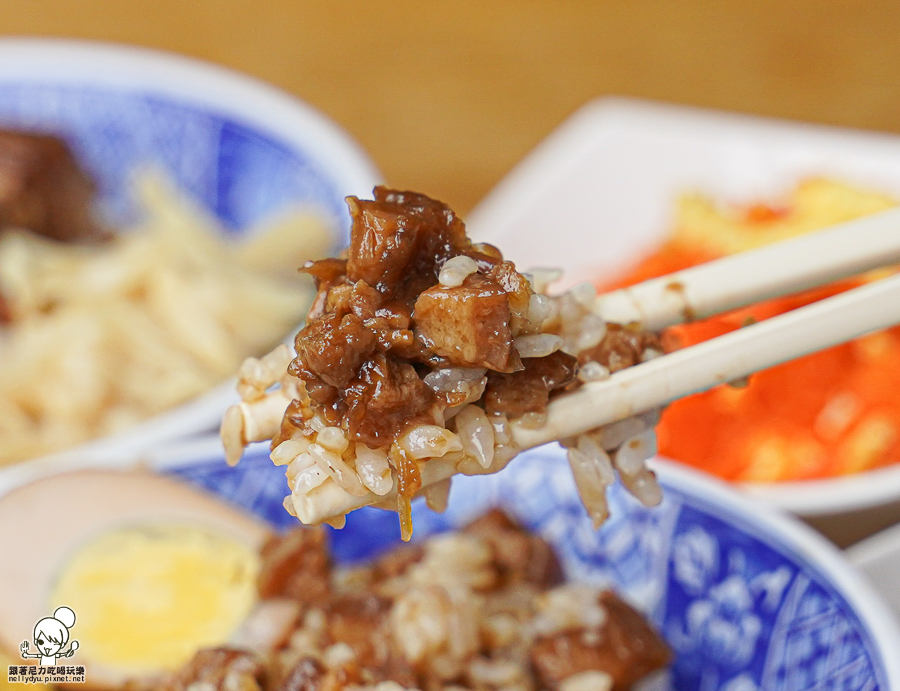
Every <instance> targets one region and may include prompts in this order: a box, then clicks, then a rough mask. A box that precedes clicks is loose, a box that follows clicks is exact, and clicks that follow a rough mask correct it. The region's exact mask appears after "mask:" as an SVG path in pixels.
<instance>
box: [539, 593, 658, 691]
mask: <svg viewBox="0 0 900 691" xmlns="http://www.w3.org/2000/svg"><path fill="white" fill-rule="evenodd" d="M600 604H601V605H602V606H603V608H604V610H605V611H606V614H607V616H606V621H605V623H604V624H603V626H602V627H601V628H600V629H597V630H585V629H580V630H574V631H564V632H562V633H558V634H556V635H555V636H552V637H549V638H545V639H543V640H540V641H538V642H537V643H536V644H535V645H534V647H533V648H532V649H531V660H532V663H533V665H534V668H535V671H536V672H537V675H538V677H539V678H540V680H541V682H542V683H543V684H544V685H545V686H546V687H547V688H548V689H558V688H559V685H560V683H561V682H562V681H563V680H564V679H566V678H568V677H570V676H572V675H573V674H578V673H580V672H585V671H588V670H599V671H602V672H606V673H607V674H609V675H610V676H611V677H612V679H613V691H628V689H630V688H631V687H632V685H633V684H634V683H635V682H637V681H638V680H639V679H642V678H643V677H645V676H646V675H648V674H649V673H650V672H653V671H656V670H657V669H661V668H662V667H665V666H666V665H667V664H668V663H669V661H670V660H671V657H672V654H671V651H670V650H669V648H668V646H667V645H666V644H665V642H664V641H663V640H662V639H661V638H660V637H659V634H657V633H656V631H654V630H653V628H652V627H651V626H650V625H649V624H648V623H647V622H646V620H644V618H643V617H642V616H641V615H640V613H638V612H637V611H636V610H635V609H634V608H632V607H631V606H630V605H628V604H627V603H626V602H625V601H623V600H622V599H621V598H619V597H618V596H617V595H615V594H614V593H612V592H609V591H606V592H604V593H601V595H600Z"/></svg>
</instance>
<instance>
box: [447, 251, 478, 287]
mask: <svg viewBox="0 0 900 691" xmlns="http://www.w3.org/2000/svg"><path fill="white" fill-rule="evenodd" d="M477 271H478V264H476V263H475V260H474V259H472V258H471V257H467V256H465V255H463V254H461V255H459V256H456V257H451V258H450V259H448V260H447V261H445V262H444V265H443V266H442V267H441V272H440V274H439V275H438V282H440V284H441V285H442V286H445V287H447V288H457V287H459V286H461V285H462V284H463V282H464V281H465V280H466V278H467V277H468V276H470V275H472V274H474V273H475V272H477Z"/></svg>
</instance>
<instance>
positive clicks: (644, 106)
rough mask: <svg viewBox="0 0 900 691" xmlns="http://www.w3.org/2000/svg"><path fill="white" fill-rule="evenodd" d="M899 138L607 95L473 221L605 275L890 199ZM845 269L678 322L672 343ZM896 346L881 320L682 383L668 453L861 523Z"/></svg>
mask: <svg viewBox="0 0 900 691" xmlns="http://www.w3.org/2000/svg"><path fill="white" fill-rule="evenodd" d="M898 155H900V141H898V140H897V139H896V137H892V136H889V135H883V134H876V133H865V132H853V131H846V130H839V129H836V128H826V127H816V126H812V125H805V124H799V123H788V122H780V121H772V120H765V119H762V118H754V117H750V116H742V115H734V114H725V113H714V112H705V111H700V110H695V109H690V108H684V107H677V106H666V105H661V104H652V103H641V102H637V101H629V100H626V99H605V100H600V101H597V102H595V103H592V104H589V105H587V106H585V107H584V108H583V109H582V110H580V111H579V112H578V113H576V114H575V115H574V116H572V118H571V119H570V120H569V121H568V122H566V123H565V124H564V125H562V126H561V127H560V128H559V129H558V131H556V132H555V133H553V134H552V135H551V136H550V137H548V138H547V140H545V141H544V142H543V143H542V144H541V145H540V146H539V147H538V148H537V149H536V150H535V151H534V152H533V153H532V154H531V155H530V156H529V157H527V158H526V159H525V160H524V161H523V162H522V163H521V164H520V165H519V166H518V167H517V168H516V169H515V170H514V171H513V172H512V173H510V175H509V176H508V177H507V178H506V179H505V180H503V181H501V183H500V184H499V185H498V186H497V187H496V188H495V190H494V191H492V193H491V194H490V195H488V197H487V198H486V199H485V200H484V201H483V202H482V203H481V204H480V205H479V206H478V207H477V208H476V209H474V210H473V212H472V214H471V216H470V219H469V229H470V233H471V235H472V236H473V237H474V238H475V239H476V240H485V241H488V242H493V243H495V244H497V245H498V246H501V247H505V248H506V253H507V255H508V256H509V258H511V259H512V260H514V261H516V263H517V266H519V267H520V270H527V269H528V267H530V266H535V265H539V266H559V267H561V268H563V269H564V270H565V274H564V275H565V279H564V280H565V281H566V282H567V284H568V285H571V284H572V283H575V282H579V281H588V282H590V283H592V284H594V285H595V286H597V287H598V288H599V289H600V290H601V291H602V290H603V289H604V288H606V287H610V286H615V285H621V284H622V283H623V282H627V281H635V280H641V279H642V278H649V277H651V276H653V275H659V274H664V273H669V272H672V271H675V270H678V269H681V268H685V267H686V266H689V265H692V264H695V263H698V262H701V261H705V260H708V259H712V258H715V257H717V256H722V255H724V254H729V253H731V252H734V251H740V250H742V249H746V248H749V247H753V246H758V245H761V244H764V243H766V242H771V241H776V240H778V239H781V238H787V237H790V236H791V235H793V234H797V233H801V232H807V231H811V230H815V229H816V228H820V227H824V226H827V225H829V224H833V223H838V222H840V221H844V220H850V219H851V218H855V217H858V216H861V215H864V214H867V213H874V212H877V211H880V210H882V209H886V208H888V207H890V206H893V205H894V204H896V201H895V200H896V199H900V166H898V164H897V160H898V158H897V157H898ZM548 229H553V230H554V232H552V233H548V232H547V231H548ZM561 238H564V240H561ZM872 278H877V275H875V276H867V277H863V278H862V279H861V280H870V279H872ZM849 285H851V284H849V283H847V284H844V285H841V286H834V287H829V288H828V289H826V290H823V291H820V292H818V293H812V294H807V295H802V296H799V297H797V298H791V299H789V300H784V301H780V302H775V303H768V304H766V305H763V306H762V308H761V309H759V310H744V311H737V312H735V313H731V314H729V315H725V316H724V317H723V318H721V319H719V320H709V321H707V322H701V323H698V324H693V325H687V326H686V327H679V328H678V329H673V330H671V331H672V333H671V334H668V335H669V336H674V337H675V338H672V339H670V340H669V345H670V347H671V345H673V343H678V342H679V341H680V344H681V345H684V344H690V343H692V342H697V341H698V340H703V339H705V338H708V337H710V336H713V335H716V334H718V333H724V332H725V331H729V330H732V329H734V328H739V327H740V326H741V325H742V324H743V323H746V321H747V320H748V319H750V320H752V319H758V318H765V317H768V316H771V315H773V314H777V313H779V312H781V311H784V310H785V309H790V308H793V307H795V306H799V305H800V304H803V303H804V302H805V301H809V300H811V299H816V298H818V297H823V296H825V295H827V294H828V292H829V291H837V290H840V289H845V288H847V287H848V286H849ZM563 287H567V286H566V285H563ZM898 348H900V336H898V333H897V330H896V329H893V330H888V331H885V332H882V333H879V334H873V335H870V336H867V337H865V338H863V339H860V340H858V341H856V342H854V343H852V344H847V345H846V346H841V347H839V348H838V349H832V350H831V351H828V352H827V353H823V354H820V355H817V356H813V357H812V358H806V359H804V360H803V361H798V362H797V363H788V364H786V365H783V366H781V367H779V368H776V369H774V370H772V371H770V372H766V373H762V374H760V375H755V376H751V377H750V386H749V387H746V388H736V387H719V388H718V389H716V390H714V391H712V392H709V393H707V394H702V395H700V396H695V397H690V398H688V399H685V400H683V401H679V402H677V403H676V404H675V405H673V406H671V407H670V409H669V410H667V411H666V413H664V415H663V418H662V423H661V426H660V428H659V434H660V447H661V454H662V455H663V456H667V457H669V458H673V459H675V460H677V461H679V462H684V463H688V464H690V465H693V466H695V467H698V468H699V469H702V470H704V471H706V472H711V473H713V474H716V475H719V476H720V477H722V478H723V479H727V480H729V481H732V482H736V483H738V484H740V485H741V486H742V487H744V488H745V489H747V490H748V491H750V492H752V493H753V494H754V495H755V496H757V497H759V498H760V499H763V500H766V501H770V502H773V503H775V504H777V505H779V506H782V507H783V508H786V509H788V510H790V511H793V512H796V513H798V514H799V515H801V516H802V517H804V519H806V520H807V521H808V522H810V523H812V524H813V525H814V526H815V527H817V528H819V529H821V530H822V531H824V532H825V533H826V534H827V535H828V536H829V537H831V538H832V539H834V540H836V541H838V542H839V543H841V544H849V543H851V542H853V541H855V540H858V539H860V538H861V537H864V536H865V535H868V534H871V533H873V532H875V531H876V530H878V529H879V528H882V527H885V526H887V525H890V524H892V523H894V522H895V521H897V520H898V519H900V465H898V464H897V461H898V460H900V427H898V425H897V410H898V407H900V399H898V398H897V396H896V395H895V394H891V392H890V391H888V390H889V389H896V386H894V385H893V384H891V382H895V381H896V379H897V376H898V375H900V372H898V371H897V368H896V364H895V361H896V358H893V357H892V354H893V355H896V353H897V352H900V351H898ZM891 363H894V364H891Z"/></svg>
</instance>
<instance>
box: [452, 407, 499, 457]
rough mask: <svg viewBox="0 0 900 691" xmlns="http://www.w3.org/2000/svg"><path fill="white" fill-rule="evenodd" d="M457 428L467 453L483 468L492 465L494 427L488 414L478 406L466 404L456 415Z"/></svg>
mask: <svg viewBox="0 0 900 691" xmlns="http://www.w3.org/2000/svg"><path fill="white" fill-rule="evenodd" d="M456 430H457V432H458V433H459V439H460V441H461V442H462V447H463V451H465V452H466V455H468V456H471V457H472V458H474V459H475V460H476V461H478V463H479V464H480V465H481V467H482V468H488V467H490V465H491V463H492V462H493V460H494V428H493V427H492V426H491V423H490V420H488V417H487V414H486V413H485V412H484V411H483V410H482V409H481V408H479V407H478V406H474V405H469V406H466V407H465V408H463V409H462V410H461V411H459V413H458V414H457V415H456Z"/></svg>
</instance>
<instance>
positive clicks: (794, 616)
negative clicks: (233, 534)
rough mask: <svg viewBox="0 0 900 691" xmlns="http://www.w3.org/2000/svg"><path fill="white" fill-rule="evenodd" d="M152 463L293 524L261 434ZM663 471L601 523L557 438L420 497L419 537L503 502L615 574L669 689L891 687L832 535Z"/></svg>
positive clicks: (394, 534)
mask: <svg viewBox="0 0 900 691" xmlns="http://www.w3.org/2000/svg"><path fill="white" fill-rule="evenodd" d="M154 465H156V467H157V468H158V469H159V470H161V471H162V472H166V473H172V474H174V475H176V476H179V477H181V478H183V479H186V480H187V481H189V482H191V483H194V484H196V485H199V486H201V487H205V488H207V489H210V490H212V491H213V492H216V493H218V494H220V495H222V496H223V497H225V498H226V499H227V500H229V501H232V502H234V503H237V504H238V505H240V506H242V507H244V508H246V509H247V510H249V511H251V512H253V513H255V514H257V515H259V516H262V517H263V518H265V519H267V520H268V521H269V522H271V523H272V524H273V525H275V526H277V527H279V528H286V527H289V526H292V525H295V522H296V519H294V518H292V517H291V516H289V515H288V514H287V513H286V512H285V510H284V508H283V507H282V499H283V496H284V494H285V480H284V472H283V469H282V468H277V467H275V466H273V465H272V463H271V461H270V460H269V459H268V454H267V448H266V446H265V445H256V446H252V447H250V449H249V450H248V453H247V454H246V455H245V458H244V459H243V460H242V461H241V463H240V464H239V465H238V466H237V467H236V468H229V467H227V466H226V465H225V463H224V461H223V460H222V456H221V452H220V450H219V447H218V444H217V443H216V442H215V441H207V442H197V443H195V444H194V445H192V446H189V447H182V448H181V449H179V450H174V451H173V450H170V451H168V452H163V453H160V454H158V455H157V457H156V459H155V460H154ZM658 470H659V476H660V479H661V482H662V485H663V488H664V493H665V499H664V501H663V503H662V505H661V506H660V507H657V508H654V509H646V508H644V507H642V506H641V505H640V504H638V503H637V502H636V501H635V500H633V499H632V498H631V497H630V496H629V495H627V494H626V493H625V492H623V491H622V490H621V488H620V487H619V486H615V487H613V488H612V492H611V510H612V517H611V518H610V520H609V521H608V522H607V523H606V524H605V525H604V526H603V527H602V528H601V529H600V530H599V531H596V532H595V531H594V530H593V529H592V528H591V523H590V521H589V520H588V518H587V515H586V513H585V511H584V509H583V508H582V506H581V503H580V501H579V499H578V497H577V494H576V491H575V487H574V483H573V481H572V479H571V475H570V473H569V469H568V465H567V463H566V459H565V456H564V454H563V452H562V450H561V449H560V447H558V446H557V445H549V446H545V447H542V448H539V449H536V450H533V451H530V452H527V453H525V454H523V455H522V456H521V457H519V458H518V459H516V460H515V461H514V462H513V463H512V464H510V466H509V467H508V468H507V469H506V470H504V471H503V472H501V473H498V474H497V475H494V476H480V477H459V478H457V479H456V480H454V486H453V491H452V493H451V499H450V507H449V509H448V511H447V512H446V513H445V514H443V515H438V514H435V513H432V512H430V511H429V510H428V509H427V508H426V507H425V506H424V504H421V503H416V504H414V507H415V508H414V513H413V520H414V525H415V535H414V538H413V539H420V538H422V537H424V536H427V535H428V534H431V533H434V532H437V531H442V530H448V529H452V528H453V527H455V526H459V525H461V524H464V523H465V522H467V521H468V520H470V519H471V518H473V517H475V516H477V515H479V514H481V513H483V512H484V511H486V510H487V509H488V508H490V507H493V506H501V507H503V508H504V509H506V510H507V511H509V512H511V513H512V514H514V515H515V516H516V517H518V519H519V520H521V521H522V522H523V523H524V524H525V525H526V526H528V527H529V528H530V529H532V530H534V531H537V532H539V533H540V534H541V535H543V536H544V537H545V538H547V539H548V540H549V541H550V542H551V543H552V544H553V545H554V546H555V547H556V549H557V551H558V553H559V555H560V556H561V558H562V561H563V563H564V566H565V569H566V572H567V574H568V576H569V578H571V579H575V580H579V581H588V582H594V583H598V584H611V585H613V586H615V587H616V588H617V589H618V590H619V591H620V592H621V593H623V594H625V595H626V596H627V597H628V598H629V599H630V600H631V601H632V602H634V603H635V604H637V605H638V606H640V607H641V608H642V609H643V610H644V611H645V612H646V613H647V614H648V615H649V617H650V618H651V620H652V621H653V622H654V623H655V625H656V626H657V627H658V629H659V630H660V631H661V632H662V634H663V636H664V637H665V638H666V640H667V641H668V643H669V645H670V646H671V647H672V648H673V649H674V651H675V654H676V661H675V663H674V665H673V667H672V670H671V678H670V679H669V680H668V683H669V686H668V687H667V688H672V689H678V690H679V691H688V690H690V691H698V690H700V691H717V690H718V691H757V690H759V691H762V690H765V691H806V690H809V691H812V690H813V689H834V690H839V689H841V690H846V691H863V690H866V691H874V690H876V689H879V690H881V691H887V690H888V689H900V632H898V628H897V625H896V624H895V623H894V621H893V620H892V619H891V618H890V616H889V614H888V612H887V607H886V605H885V604H884V603H883V602H882V601H881V600H880V599H879V597H878V596H877V595H875V594H874V592H873V591H872V590H871V587H870V586H868V585H867V584H866V583H864V582H863V580H862V579H861V578H860V577H859V576H858V575H857V573H856V572H855V571H854V570H853V568H852V567H850V566H849V565H848V564H847V562H846V561H844V559H843V558H842V556H841V555H840V553H839V552H838V551H837V550H836V549H835V548H834V547H833V546H832V545H830V544H829V543H826V542H825V540H824V539H822V538H821V537H820V536H818V535H817V534H815V533H813V532H812V531H811V530H810V529H809V528H807V527H806V526H804V525H802V524H800V523H799V522H798V521H797V520H795V519H793V518H789V517H787V516H786V515H783V514H781V513H780V512H778V511H777V510H775V509H770V508H767V507H766V506H764V505H761V504H757V503H754V502H752V501H750V500H748V499H747V498H745V497H743V496H740V495H738V494H737V493H736V492H735V491H733V490H731V489H730V488H728V487H727V486H726V485H725V484H724V483H720V482H718V481H714V480H710V479H708V478H707V477H705V476H701V475H699V474H696V473H694V472H691V471H686V470H682V469H678V468H675V467H672V466H666V467H664V468H659V469H658ZM331 537H332V546H333V550H334V553H335V555H336V557H337V559H338V560H339V561H342V562H345V563H346V562H353V561H358V560H364V559H367V558H370V557H371V556H373V555H375V554H377V553H379V552H381V551H383V550H384V549H386V548H388V547H390V546H392V545H394V544H396V543H397V542H398V541H399V529H398V527H397V516H396V514H394V513H389V512H385V511H378V510H376V509H363V510H361V511H357V512H355V513H353V514H350V516H348V520H347V526H346V527H345V528H344V529H343V530H340V531H332V532H331ZM654 688H656V687H654Z"/></svg>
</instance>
